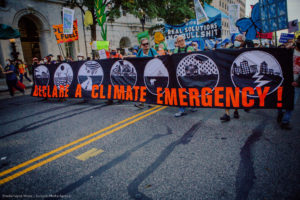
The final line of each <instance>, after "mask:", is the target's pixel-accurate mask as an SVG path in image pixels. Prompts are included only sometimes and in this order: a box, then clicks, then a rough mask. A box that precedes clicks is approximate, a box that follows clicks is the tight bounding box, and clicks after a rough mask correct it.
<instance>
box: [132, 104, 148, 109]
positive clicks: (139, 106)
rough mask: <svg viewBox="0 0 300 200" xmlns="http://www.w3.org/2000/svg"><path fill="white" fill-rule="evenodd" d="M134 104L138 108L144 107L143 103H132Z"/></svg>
mask: <svg viewBox="0 0 300 200" xmlns="http://www.w3.org/2000/svg"><path fill="white" fill-rule="evenodd" d="M134 106H135V107H137V108H140V109H142V108H144V107H145V106H144V104H143V103H139V104H134Z"/></svg>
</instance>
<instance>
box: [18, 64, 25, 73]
mask: <svg viewBox="0 0 300 200" xmlns="http://www.w3.org/2000/svg"><path fill="white" fill-rule="evenodd" d="M26 67H27V66H26V65H25V64H19V72H20V74H25V72H26Z"/></svg>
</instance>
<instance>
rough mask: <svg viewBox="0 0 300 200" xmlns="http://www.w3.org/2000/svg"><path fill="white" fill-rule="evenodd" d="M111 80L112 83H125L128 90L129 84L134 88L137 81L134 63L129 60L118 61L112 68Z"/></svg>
mask: <svg viewBox="0 0 300 200" xmlns="http://www.w3.org/2000/svg"><path fill="white" fill-rule="evenodd" d="M110 81H111V83H112V85H113V86H114V85H124V86H125V91H127V85H130V86H131V88H133V87H134V86H135V84H136V82H137V72H136V69H135V67H134V65H133V64H132V63H131V62H129V61H127V60H118V61H116V62H115V63H114V64H113V66H112V67H111V70H110Z"/></svg>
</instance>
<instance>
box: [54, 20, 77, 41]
mask: <svg viewBox="0 0 300 200" xmlns="http://www.w3.org/2000/svg"><path fill="white" fill-rule="evenodd" d="M52 27H53V33H54V35H55V38H56V41H57V44H61V43H65V42H72V41H75V40H78V28H77V27H78V26H77V20H75V21H74V22H73V34H71V35H69V34H67V35H66V34H64V33H63V24H59V25H53V26H52Z"/></svg>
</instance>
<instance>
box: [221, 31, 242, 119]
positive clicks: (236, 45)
mask: <svg viewBox="0 0 300 200" xmlns="http://www.w3.org/2000/svg"><path fill="white" fill-rule="evenodd" d="M245 44H246V43H245V36H244V35H242V34H239V35H237V36H236V37H235V39H234V43H233V46H232V47H231V48H235V49H242V48H244V47H245ZM245 111H246V112H248V110H245ZM233 117H234V118H236V119H238V118H240V115H239V112H238V110H237V109H235V110H234V113H233ZM220 120H221V121H223V122H228V121H230V113H229V109H225V114H224V115H223V116H222V117H220Z"/></svg>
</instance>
